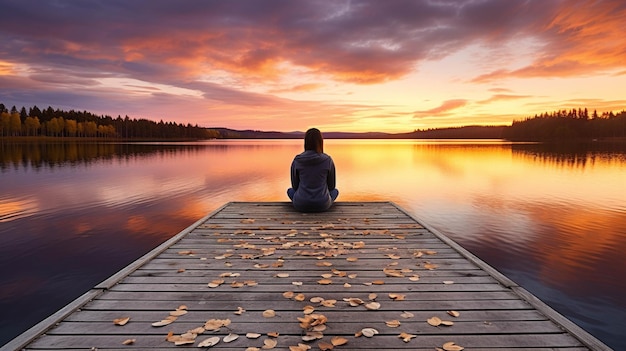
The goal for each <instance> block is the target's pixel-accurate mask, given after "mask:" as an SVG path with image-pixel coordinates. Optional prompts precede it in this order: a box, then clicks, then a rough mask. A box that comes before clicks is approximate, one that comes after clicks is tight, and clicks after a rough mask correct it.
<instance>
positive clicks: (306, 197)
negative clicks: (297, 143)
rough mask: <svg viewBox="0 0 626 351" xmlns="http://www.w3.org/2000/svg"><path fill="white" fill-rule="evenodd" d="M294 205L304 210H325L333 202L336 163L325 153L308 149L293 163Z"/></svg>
mask: <svg viewBox="0 0 626 351" xmlns="http://www.w3.org/2000/svg"><path fill="white" fill-rule="evenodd" d="M291 187H292V188H293V189H294V190H295V194H294V196H293V206H294V207H295V208H296V210H298V211H302V212H317V211H325V210H327V209H329V208H330V206H331V205H332V204H333V200H332V199H331V197H330V193H329V190H332V189H335V164H334V163H333V159H332V158H331V157H330V156H328V155H327V154H325V153H317V152H315V151H314V150H306V151H304V152H303V153H301V154H299V155H296V157H295V158H294V159H293V162H292V163H291Z"/></svg>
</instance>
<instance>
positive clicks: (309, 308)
mask: <svg viewBox="0 0 626 351" xmlns="http://www.w3.org/2000/svg"><path fill="white" fill-rule="evenodd" d="M302 311H303V312H304V314H311V313H313V312H315V307H313V306H310V305H307V306H304V308H303V309H302Z"/></svg>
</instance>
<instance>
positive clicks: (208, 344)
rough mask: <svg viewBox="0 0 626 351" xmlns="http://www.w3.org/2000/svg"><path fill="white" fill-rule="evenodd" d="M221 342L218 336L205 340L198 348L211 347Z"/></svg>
mask: <svg viewBox="0 0 626 351" xmlns="http://www.w3.org/2000/svg"><path fill="white" fill-rule="evenodd" d="M219 342H220V338H219V337H217V336H213V337H210V338H207V339H204V340H203V341H201V342H200V343H199V344H198V347H211V346H214V345H217V343H219Z"/></svg>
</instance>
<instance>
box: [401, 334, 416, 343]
mask: <svg viewBox="0 0 626 351" xmlns="http://www.w3.org/2000/svg"><path fill="white" fill-rule="evenodd" d="M398 337H399V338H400V339H402V341H404V342H409V341H411V339H413V338H415V337H417V335H414V334H409V333H405V332H402V333H400V335H398Z"/></svg>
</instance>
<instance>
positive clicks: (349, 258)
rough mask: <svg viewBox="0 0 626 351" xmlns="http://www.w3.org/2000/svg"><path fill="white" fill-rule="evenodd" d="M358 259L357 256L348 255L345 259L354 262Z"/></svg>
mask: <svg viewBox="0 0 626 351" xmlns="http://www.w3.org/2000/svg"><path fill="white" fill-rule="evenodd" d="M358 260H359V258H358V257H348V258H346V261H348V262H356V261H358Z"/></svg>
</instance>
